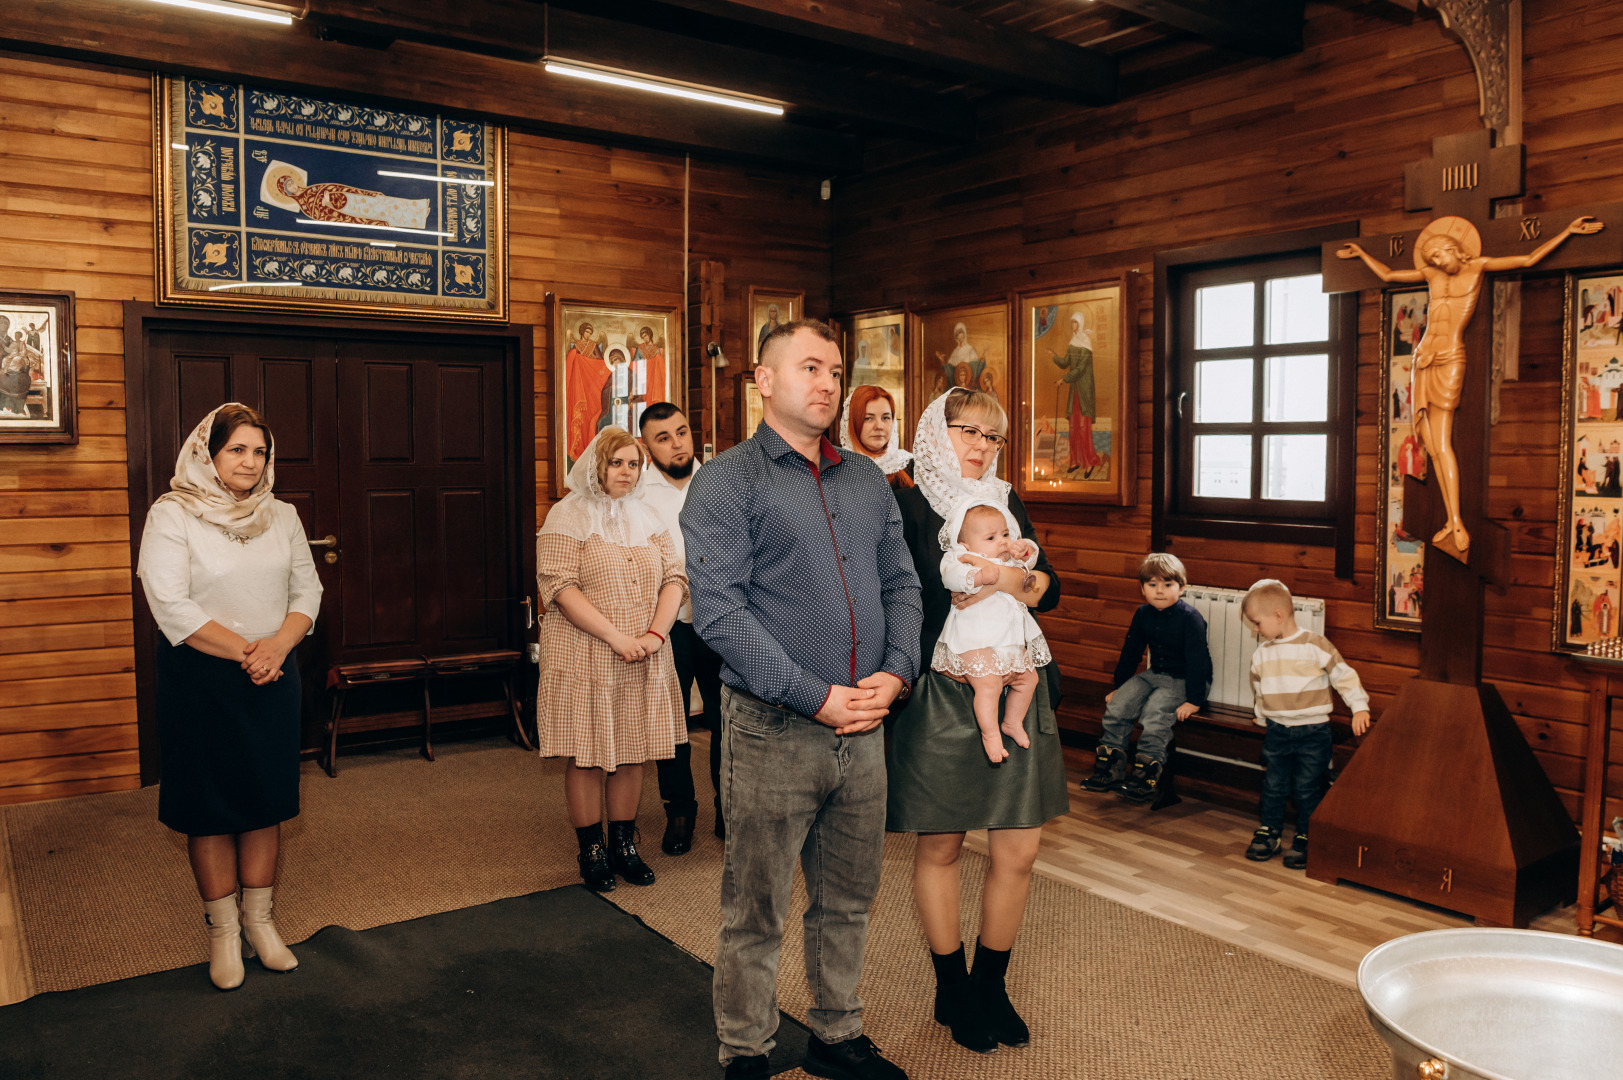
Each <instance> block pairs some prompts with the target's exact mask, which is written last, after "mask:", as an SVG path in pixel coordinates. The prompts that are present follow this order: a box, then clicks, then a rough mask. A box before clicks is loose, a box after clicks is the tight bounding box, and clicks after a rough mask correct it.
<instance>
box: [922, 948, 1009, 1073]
mask: <svg viewBox="0 0 1623 1080" xmlns="http://www.w3.org/2000/svg"><path fill="white" fill-rule="evenodd" d="M930 963H931V964H933V965H934V966H935V1022H936V1023H938V1024H945V1025H947V1029H948V1030H949V1031H951V1032H952V1041H953V1042H955V1043H957V1044H958V1045H959V1046H962V1047H964V1048H965V1049H966V1050H973V1051H975V1053H977V1054H990V1053H991V1052H992V1051H994V1050H996V1049H997V1036H996V1035H994V1034H993V1032H992V1028H991V1025H990V1024H989V1023H987V1020H986V1016H985V1015H984V1013H983V1010H982V1009H981V1005H980V1002H979V1001H977V1000H976V999H975V989H974V987H973V986H972V985H971V984H970V981H969V971H968V969H967V968H966V967H965V966H964V946H963V945H962V944H961V943H960V944H959V946H958V948H957V949H955V950H953V951H952V952H950V953H947V954H946V955H945V956H943V955H941V954H940V953H937V952H932V953H931V954H930Z"/></svg>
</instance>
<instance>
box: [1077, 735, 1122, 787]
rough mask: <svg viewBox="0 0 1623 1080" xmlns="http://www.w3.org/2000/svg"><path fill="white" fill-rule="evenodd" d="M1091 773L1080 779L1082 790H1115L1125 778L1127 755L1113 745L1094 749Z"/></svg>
mask: <svg viewBox="0 0 1623 1080" xmlns="http://www.w3.org/2000/svg"><path fill="white" fill-rule="evenodd" d="M1095 754H1096V756H1095V757H1094V759H1093V775H1092V776H1090V777H1088V778H1087V779H1086V780H1084V781H1082V790H1083V791H1099V792H1104V791H1115V790H1116V789H1117V788H1119V787H1120V786H1121V782H1122V781H1123V780H1125V779H1127V755H1126V753H1124V752H1123V751H1121V750H1117V749H1116V748H1115V747H1114V746H1101V747H1099V749H1098V750H1097V751H1095Z"/></svg>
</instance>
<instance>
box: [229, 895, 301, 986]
mask: <svg viewBox="0 0 1623 1080" xmlns="http://www.w3.org/2000/svg"><path fill="white" fill-rule="evenodd" d="M242 936H243V937H245V938H247V939H248V955H249V956H254V955H256V954H257V955H258V957H259V962H260V963H261V964H263V965H264V966H265V968H266V970H268V971H292V970H293V969H294V968H296V967H298V966H299V961H298V958H297V957H296V956H294V955H293V953H292V952H291V951H290V950H289V949H288V947H287V946H286V945H284V944H283V943H282V935H281V934H278V933H277V932H276V924H275V923H274V922H272V921H271V890H270V889H244V890H242Z"/></svg>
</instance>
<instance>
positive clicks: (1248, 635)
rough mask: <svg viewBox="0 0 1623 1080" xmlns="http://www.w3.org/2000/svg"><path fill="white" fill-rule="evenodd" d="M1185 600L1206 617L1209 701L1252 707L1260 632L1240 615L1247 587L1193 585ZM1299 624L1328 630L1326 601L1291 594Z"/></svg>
mask: <svg viewBox="0 0 1623 1080" xmlns="http://www.w3.org/2000/svg"><path fill="white" fill-rule="evenodd" d="M1183 598H1184V600H1185V601H1186V602H1187V603H1188V604H1189V606H1190V607H1192V608H1194V609H1195V610H1196V611H1198V612H1200V614H1201V616H1202V617H1203V618H1204V619H1205V620H1206V647H1207V649H1209V650H1210V651H1211V654H1212V688H1211V689H1210V690H1209V691H1207V694H1206V700H1208V701H1210V702H1212V703H1214V704H1217V705H1232V706H1234V707H1235V708H1237V709H1249V708H1251V706H1252V705H1253V704H1254V703H1255V702H1256V698H1255V697H1253V696H1252V693H1251V654H1252V653H1254V652H1256V651H1257V634H1256V631H1254V630H1252V629H1251V628H1250V627H1249V626H1247V625H1246V624H1245V620H1244V619H1242V618H1240V601H1242V600H1244V599H1245V591H1244V590H1243V589H1212V588H1207V587H1206V586H1203V585H1191V586H1189V587H1188V588H1187V589H1185V590H1184V592H1183ZM1291 607H1292V608H1293V609H1294V614H1295V616H1296V625H1297V626H1299V627H1301V628H1302V629H1304V630H1311V631H1313V632H1314V633H1315V634H1322V633H1324V601H1323V600H1312V599H1309V598H1307V597H1302V596H1293V597H1291Z"/></svg>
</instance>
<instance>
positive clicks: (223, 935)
mask: <svg viewBox="0 0 1623 1080" xmlns="http://www.w3.org/2000/svg"><path fill="white" fill-rule="evenodd" d="M203 920H204V922H206V923H207V924H208V928H209V980H210V981H211V982H213V983H214V985H215V986H217V987H219V988H220V989H221V990H235V989H236V988H237V987H239V986H241V985H242V933H241V928H240V925H239V923H238V922H237V898H236V897H235V896H222V897H220V899H218V900H210V901H208V902H207V903H205V904H204V905H203Z"/></svg>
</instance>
